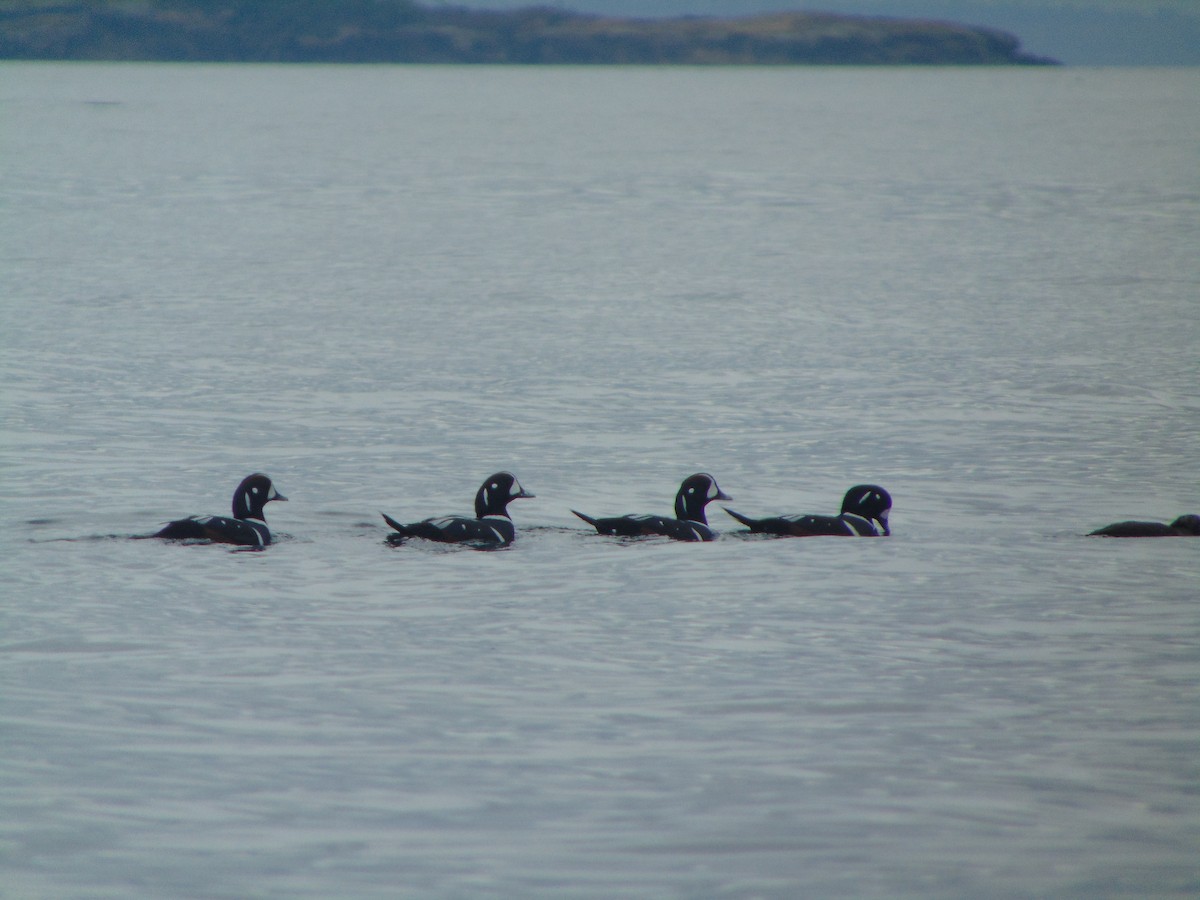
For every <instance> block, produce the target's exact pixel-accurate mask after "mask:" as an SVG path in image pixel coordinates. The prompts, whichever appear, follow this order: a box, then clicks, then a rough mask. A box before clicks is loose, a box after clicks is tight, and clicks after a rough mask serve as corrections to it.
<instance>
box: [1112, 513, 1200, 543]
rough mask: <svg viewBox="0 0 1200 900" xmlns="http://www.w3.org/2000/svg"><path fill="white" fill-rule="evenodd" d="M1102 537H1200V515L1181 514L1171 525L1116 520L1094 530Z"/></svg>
mask: <svg viewBox="0 0 1200 900" xmlns="http://www.w3.org/2000/svg"><path fill="white" fill-rule="evenodd" d="M1092 534H1093V535H1100V536H1101V537H1127V538H1128V537H1200V516H1193V515H1188V516H1180V517H1179V518H1178V519H1176V520H1175V521H1174V522H1172V523H1171V524H1170V525H1164V524H1163V523H1162V522H1114V523H1113V524H1112V525H1105V526H1104V527H1103V528H1097V529H1096V530H1095V531H1093V532H1092Z"/></svg>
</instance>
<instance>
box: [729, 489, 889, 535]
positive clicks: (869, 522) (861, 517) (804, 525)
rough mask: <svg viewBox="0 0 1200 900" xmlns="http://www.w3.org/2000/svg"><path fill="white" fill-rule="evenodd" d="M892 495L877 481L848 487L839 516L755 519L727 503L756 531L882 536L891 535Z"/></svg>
mask: <svg viewBox="0 0 1200 900" xmlns="http://www.w3.org/2000/svg"><path fill="white" fill-rule="evenodd" d="M891 509H892V497H891V495H890V494H888V492H887V491H885V490H884V489H883V488H881V487H879V486H878V485H874V484H859V485H856V486H854V487H852V488H850V490H848V491H846V496H845V497H844V498H843V499H842V511H841V513H840V514H839V515H836V516H811V515H788V516H773V517H771V518H767V519H751V518H750V517H749V516H743V515H742V514H741V513H738V512H734V511H733V510H732V509H730V508H729V507H725V512H727V513H729V514H730V515H731V516H733V517H734V518H735V519H737V520H738V521H739V522H741V523H742V524H743V525H745V526H746V527H748V528H749V529H750V530H751V531H752V532H755V533H756V534H777V535H782V536H785V537H820V536H832V537H882V536H887V535H890V534H891V533H892V532H891V529H890V528H889V527H888V514H889V513H890V512H891Z"/></svg>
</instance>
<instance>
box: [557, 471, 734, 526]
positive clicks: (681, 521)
mask: <svg viewBox="0 0 1200 900" xmlns="http://www.w3.org/2000/svg"><path fill="white" fill-rule="evenodd" d="M729 499H732V498H730V497H729V496H728V495H726V494H725V493H724V492H723V491H722V490H721V489H720V488H719V487H717V481H716V479H715V478H713V477H712V476H711V475H708V474H706V473H704V472H698V473H697V474H695V475H692V476H691V477H689V478H687V479H685V480H684V482H683V484H681V485H680V486H679V493H678V494H676V495H675V518H673V519H672V518H669V517H667V516H655V515H636V514H634V515H627V516H613V517H610V518H604V519H597V518H593V517H592V516H589V515H585V514H584V513H581V512H579V511H578V510H575V509H573V510H571V512H573V513H575V515H577V516H579V518H581V519H583V521H585V522H587V523H588V524H589V525H591V526H592V527H593V528H595V529H596V531H598V532H599V533H600V534H615V535H619V536H620V537H643V536H646V535H663V536H665V537H669V538H672V539H674V540H677V541H711V540H714V539H715V538H716V537H717V533H716V532H715V531H713V529H712V528H710V527H709V525H708V519H707V518H706V517H705V514H704V507H706V506H707V505H708V504H709V503H710V502H711V501H713V500H729Z"/></svg>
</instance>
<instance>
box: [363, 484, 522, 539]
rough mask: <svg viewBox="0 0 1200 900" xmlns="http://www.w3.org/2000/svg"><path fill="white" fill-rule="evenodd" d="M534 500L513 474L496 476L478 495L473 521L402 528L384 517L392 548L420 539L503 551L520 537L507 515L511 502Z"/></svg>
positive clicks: (446, 519)
mask: <svg viewBox="0 0 1200 900" xmlns="http://www.w3.org/2000/svg"><path fill="white" fill-rule="evenodd" d="M533 496H534V495H533V494H531V493H529V492H528V491H526V490H525V489H524V488H523V487H521V483H520V482H519V481H517V479H516V476H515V475H513V474H512V473H511V472H497V473H496V474H495V475H493V476H492V477H491V478H489V479H488V480H487V481H485V482H484V483H483V484H482V485H481V486H480V488H479V490H478V491H477V492H476V494H475V518H473V519H472V518H471V517H470V516H440V517H435V518H431V519H424V520H422V521H420V522H413V523H412V524H409V525H402V524H400V523H399V522H397V521H396V520H395V519H393V518H392V517H391V516H389V515H387V514H386V513H381V515H383V520H384V521H385V522H387V523H388V525H390V526H391V527H392V528H393V529H394V531H395V533H394V534H389V535H388V543H390V544H400V543H403V542H404V541H406V540H407V539H408V538H414V537H419V538H424V539H425V540H427V541H437V542H438V543H442V544H474V545H476V546H482V547H502V546H505V545H507V544H511V543H512V542H513V540H514V539H515V538H516V536H517V529H516V526H514V525H513V523H512V519H511V518H509V515H508V504H509V502H511V501H513V500H519V499H522V498H532V497H533Z"/></svg>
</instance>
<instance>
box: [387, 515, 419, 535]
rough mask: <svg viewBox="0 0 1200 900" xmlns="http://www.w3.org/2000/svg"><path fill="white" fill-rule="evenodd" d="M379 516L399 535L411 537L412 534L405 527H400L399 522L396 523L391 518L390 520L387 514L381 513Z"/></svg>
mask: <svg viewBox="0 0 1200 900" xmlns="http://www.w3.org/2000/svg"><path fill="white" fill-rule="evenodd" d="M380 515H381V516H383V521H385V522H387V523H388V524H389V525H391V526H392V528H393V529H394V530H396V531H398V532H400V533H401V534H402V535H404V536H405V537H411V536H412V532H411V531H409V530H408V528H407V527H405V526H404V525H401V524H400V523H399V522H397V521H396V520H395V519H393V518H392V517H391V516H389V515H388V514H387V513H385V512H381V513H380Z"/></svg>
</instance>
